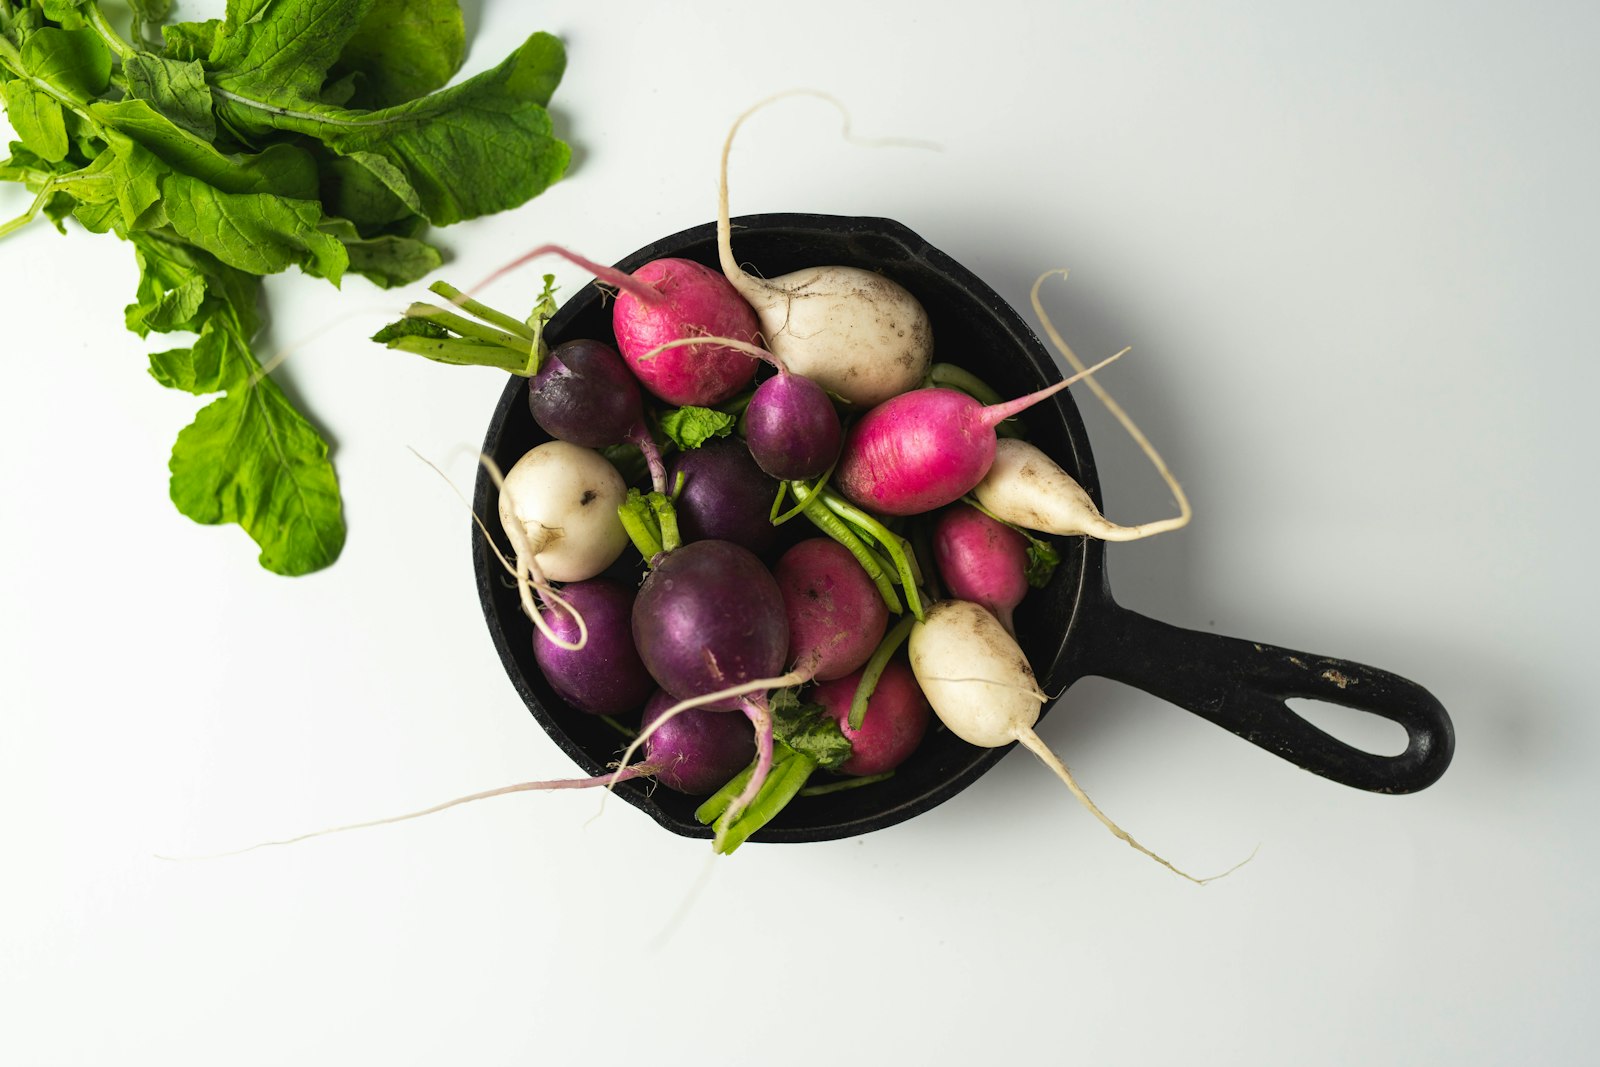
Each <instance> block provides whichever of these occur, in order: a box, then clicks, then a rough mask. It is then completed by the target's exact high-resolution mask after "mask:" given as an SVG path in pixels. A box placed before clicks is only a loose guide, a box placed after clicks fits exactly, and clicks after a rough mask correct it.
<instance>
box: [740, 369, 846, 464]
mask: <svg viewBox="0 0 1600 1067" xmlns="http://www.w3.org/2000/svg"><path fill="white" fill-rule="evenodd" d="M744 438H745V443H746V444H747V445H749V447H750V454H751V455H752V456H754V457H755V461H756V463H757V465H758V466H760V467H761V469H762V470H764V471H766V472H767V473H768V474H770V475H772V476H773V477H774V478H782V479H785V480H790V479H811V478H816V477H818V476H820V475H821V474H822V473H823V472H824V471H826V470H827V469H828V468H829V467H830V466H832V465H833V461H834V460H835V459H837V458H838V457H839V446H840V444H841V443H842V442H843V439H844V431H843V429H842V428H841V427H840V425H839V413H838V411H836V410H835V409H834V406H833V400H832V399H831V398H830V397H829V396H828V393H827V391H826V390H824V389H823V388H822V386H820V385H818V384H817V383H816V382H814V381H812V380H811V379H810V378H803V377H801V376H800V375H798V374H790V373H789V372H788V371H784V370H780V371H779V373H778V374H776V375H774V376H773V377H771V378H768V379H767V380H766V381H764V382H762V383H761V384H760V385H758V386H756V391H755V395H754V396H752V397H751V398H750V404H749V406H748V407H747V408H745V414H744Z"/></svg>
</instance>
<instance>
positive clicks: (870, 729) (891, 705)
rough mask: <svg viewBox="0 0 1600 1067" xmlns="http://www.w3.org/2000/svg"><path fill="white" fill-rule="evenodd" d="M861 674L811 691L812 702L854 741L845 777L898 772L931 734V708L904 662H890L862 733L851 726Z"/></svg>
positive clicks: (871, 700)
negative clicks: (852, 701)
mask: <svg viewBox="0 0 1600 1067" xmlns="http://www.w3.org/2000/svg"><path fill="white" fill-rule="evenodd" d="M861 673H862V672H861V671H856V672H855V673H854V674H849V675H846V676H845V677H843V678H839V679H836V680H834V681H831V682H824V683H822V684H821V685H819V686H817V687H815V688H814V689H812V691H811V699H812V700H815V701H816V702H817V703H818V704H821V705H822V708H823V710H824V711H826V712H827V713H828V715H829V716H830V717H831V718H832V719H833V720H834V721H835V722H837V723H838V724H839V731H840V732H841V733H842V734H844V736H845V737H846V738H848V739H849V741H850V748H851V755H850V758H849V759H848V760H845V762H844V763H843V764H842V765H841V766H840V768H839V769H840V770H841V771H843V772H844V773H845V774H854V775H868V774H883V773H884V772H886V771H892V770H894V769H895V768H896V767H898V766H900V764H902V763H904V762H905V761H906V760H907V759H909V758H910V756H911V754H912V753H913V752H915V751H916V750H917V746H918V745H919V744H921V743H922V737H923V735H924V734H925V733H927V732H928V720H929V718H930V717H931V709H930V708H929V706H928V698H927V697H925V696H923V695H922V690H921V689H919V688H918V687H917V679H916V676H915V675H913V674H912V673H911V668H910V667H909V666H907V665H906V662H905V660H904V658H903V657H900V656H896V657H895V658H894V659H892V660H890V661H889V662H888V664H887V665H886V666H885V667H884V669H883V674H882V675H881V676H879V678H878V685H877V688H875V689H874V690H873V691H872V696H871V697H869V698H868V699H867V715H866V718H864V719H862V720H861V728H860V729H859V730H856V729H851V727H850V702H851V700H852V699H854V697H855V694H856V686H857V685H858V684H859V683H860V681H861Z"/></svg>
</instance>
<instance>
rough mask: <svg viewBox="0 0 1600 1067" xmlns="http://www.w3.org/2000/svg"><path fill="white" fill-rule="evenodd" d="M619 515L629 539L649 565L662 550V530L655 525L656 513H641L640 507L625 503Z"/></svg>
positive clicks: (619, 509)
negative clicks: (632, 506) (636, 507)
mask: <svg viewBox="0 0 1600 1067" xmlns="http://www.w3.org/2000/svg"><path fill="white" fill-rule="evenodd" d="M617 517H618V518H620V519H621V520H622V528H623V529H624V530H626V531H627V532H628V540H630V541H632V542H633V547H634V548H636V549H638V550H639V555H641V556H643V557H644V561H645V564H646V565H647V566H648V565H649V563H650V561H651V560H653V559H655V558H656V557H657V556H659V555H660V554H661V552H662V547H661V530H660V527H659V526H656V525H655V521H654V519H655V516H654V514H653V513H649V512H647V513H645V514H641V513H640V512H639V510H638V509H635V508H631V507H629V506H628V504H626V503H624V504H623V505H622V506H621V507H619V508H618V509H617Z"/></svg>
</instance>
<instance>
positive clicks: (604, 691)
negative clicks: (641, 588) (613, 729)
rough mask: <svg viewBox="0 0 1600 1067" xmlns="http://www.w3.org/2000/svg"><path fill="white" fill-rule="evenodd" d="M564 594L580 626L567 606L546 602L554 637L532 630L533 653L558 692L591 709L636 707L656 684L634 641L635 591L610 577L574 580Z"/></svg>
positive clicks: (605, 711) (616, 711)
mask: <svg viewBox="0 0 1600 1067" xmlns="http://www.w3.org/2000/svg"><path fill="white" fill-rule="evenodd" d="M560 597H561V599H562V600H563V601H565V602H566V603H567V604H570V605H571V606H572V608H573V609H574V610H575V611H576V612H577V613H578V615H579V616H581V617H582V619H583V626H582V627H581V630H585V631H587V640H581V639H582V637H583V636H584V635H583V634H582V633H581V632H580V626H579V624H578V622H577V621H576V620H575V619H574V618H573V616H572V615H571V614H570V613H569V612H568V611H566V610H565V609H564V608H562V607H559V606H555V605H546V606H545V607H544V608H543V609H542V611H541V614H542V615H543V616H544V619H545V622H546V623H547V624H548V625H549V627H550V630H551V631H552V633H553V635H554V638H556V639H559V641H563V642H566V643H567V644H568V645H572V644H578V643H580V640H581V644H582V647H581V648H577V649H571V648H564V647H562V645H561V644H560V643H558V640H553V639H552V638H551V637H549V636H546V635H545V633H544V632H543V631H542V630H535V631H534V633H533V657H534V659H535V660H537V661H538V663H539V669H540V670H541V671H543V672H544V676H545V680H546V681H548V682H549V683H550V687H551V688H552V689H554V690H555V691H556V694H557V695H558V696H560V697H561V699H562V700H565V701H566V702H567V703H568V704H571V705H572V706H573V707H575V708H577V709H578V710H579V711H586V712H588V713H589V714H591V715H624V714H627V713H628V712H632V711H637V710H638V709H639V708H640V707H641V706H642V705H643V704H644V702H645V700H646V699H648V698H649V696H650V693H651V692H652V691H653V690H654V689H655V682H654V680H653V679H651V677H650V672H649V671H647V670H645V667H644V662H643V661H642V660H641V659H640V658H639V653H638V651H637V650H635V648H634V647H633V600H634V591H633V590H632V589H631V588H629V587H628V586H626V585H623V584H622V583H621V582H616V581H612V580H611V579H609V578H591V579H589V580H588V581H586V582H571V583H569V584H567V585H565V586H563V587H562V588H561V591H560Z"/></svg>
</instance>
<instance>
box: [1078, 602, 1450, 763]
mask: <svg viewBox="0 0 1600 1067" xmlns="http://www.w3.org/2000/svg"><path fill="white" fill-rule="evenodd" d="M1107 607H1108V610H1106V611H1104V612H1097V613H1096V614H1097V617H1096V618H1095V619H1094V620H1093V623H1092V624H1091V625H1086V626H1084V627H1083V628H1082V633H1083V639H1084V647H1082V648H1081V650H1080V653H1081V654H1080V659H1079V665H1080V670H1081V671H1082V673H1084V674H1094V675H1100V676H1102V677H1105V678H1110V679H1112V680H1114V681H1118V682H1124V683H1126V684H1128V685H1132V686H1135V687H1137V688H1139V689H1142V690H1144V691H1145V692H1147V693H1150V694H1151V695H1153V696H1158V697H1160V698H1162V699H1163V700H1167V701H1170V702H1171V703H1173V704H1177V705H1178V706H1179V707H1182V708H1186V709H1188V710H1189V711H1192V712H1194V713H1195V714H1196V715H1199V716H1200V717H1201V718H1204V719H1208V720H1210V721H1211V722H1214V723H1216V724H1217V725H1218V726H1221V727H1223V728H1224V729H1226V730H1229V731H1231V732H1233V733H1235V734H1238V735H1239V736H1240V737H1242V738H1244V739H1245V740H1246V741H1249V742H1251V743H1253V744H1256V745H1259V746H1260V747H1262V748H1264V749H1266V750H1267V751H1268V752H1272V753H1274V754H1276V755H1279V756H1282V757H1283V758H1284V759H1286V760H1288V761H1289V762H1291V763H1293V764H1295V765H1296V766H1299V767H1302V768H1304V769H1305V770H1308V771H1310V772H1312V773H1313V774H1320V775H1321V776H1322V777H1324V778H1329V779H1332V780H1333V781H1335V782H1340V783H1343V784H1344V785H1349V786H1354V787H1355V788H1357V789H1366V790H1370V791H1371V792H1374V793H1414V792H1416V791H1417V790H1419V789H1424V788H1426V787H1427V786H1430V785H1432V784H1433V783H1434V782H1436V781H1438V779H1439V776H1440V775H1441V774H1443V773H1444V771H1445V768H1446V767H1448V766H1449V765H1450V757H1451V756H1452V755H1453V754H1454V752H1455V729H1454V727H1452V726H1451V724H1450V716H1449V714H1448V713H1447V712H1446V711H1445V710H1444V705H1442V704H1440V703H1439V701H1438V699H1437V698H1436V697H1434V695H1433V694H1432V693H1430V692H1428V691H1427V690H1426V689H1424V688H1422V686H1420V685H1418V684H1417V683H1415V682H1413V681H1409V680H1408V679H1405V678H1401V677H1400V676H1399V675H1396V674H1391V673H1389V672H1388V671H1384V670H1379V669H1378V668H1376V667H1368V666H1366V665H1365V664H1361V663H1352V662H1351V661H1349V660H1343V659H1331V658H1329V657H1327V656H1318V655H1314V654H1312V653H1309V652H1296V651H1293V650H1291V649H1287V648H1278V647H1277V646H1275V645H1266V644H1260V643H1257V642H1254V641H1242V640H1240V639H1238V638H1235V637H1223V636H1221V635H1218V634H1209V633H1203V632H1201V631H1198V630H1185V629H1182V628H1181V627H1177V626H1171V625H1168V624H1167V623H1164V622H1158V621H1156V620H1155V619H1151V618H1147V617H1145V616H1143V615H1140V614H1139V613H1138V612H1134V611H1129V610H1128V609H1126V608H1123V607H1120V606H1118V605H1117V604H1115V603H1111V604H1109V605H1107ZM1294 697H1302V698H1305V697H1309V698H1313V699H1316V700H1321V701H1326V702H1327V703H1330V704H1338V705H1341V706H1343V707H1347V708H1354V709H1356V710H1358V711H1365V712H1370V713H1372V714H1374V715H1379V716H1382V717H1383V718H1385V719H1388V720H1390V721H1391V722H1395V723H1398V724H1399V725H1400V726H1401V727H1403V728H1404V729H1405V732H1406V747H1405V751H1404V752H1401V753H1400V754H1399V755H1394V756H1382V755H1378V754H1376V753H1372V752H1367V751H1364V750H1362V749H1359V748H1356V747H1355V746H1353V745H1350V744H1347V743H1346V742H1344V741H1341V740H1339V739H1338V738H1336V737H1334V736H1332V735H1331V734H1328V733H1326V732H1325V731H1323V730H1321V729H1318V728H1317V727H1316V726H1313V725H1312V724H1311V723H1310V722H1308V721H1307V720H1305V719H1304V718H1302V717H1301V716H1300V715H1298V714H1296V713H1295V712H1294V711H1293V710H1292V709H1291V708H1290V707H1289V705H1288V704H1287V703H1285V701H1286V700H1288V699H1290V698H1294Z"/></svg>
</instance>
